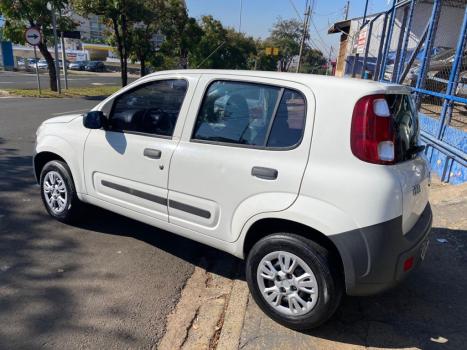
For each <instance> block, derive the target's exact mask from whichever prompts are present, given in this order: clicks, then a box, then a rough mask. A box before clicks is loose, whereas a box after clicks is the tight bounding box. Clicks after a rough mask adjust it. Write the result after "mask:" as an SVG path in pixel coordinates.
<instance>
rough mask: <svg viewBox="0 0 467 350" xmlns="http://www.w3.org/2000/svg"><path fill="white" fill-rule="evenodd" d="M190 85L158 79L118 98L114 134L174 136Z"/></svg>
mask: <svg viewBox="0 0 467 350" xmlns="http://www.w3.org/2000/svg"><path fill="white" fill-rule="evenodd" d="M187 87H188V84H187V82H186V81H185V80H180V79H172V80H158V81H154V82H150V83H148V84H144V85H142V86H138V87H136V88H134V89H132V90H130V91H127V92H125V93H123V94H122V95H119V96H118V97H116V99H115V101H114V102H113V106H112V111H111V113H110V117H109V128H110V129H111V130H113V131H132V132H139V133H144V134H152V135H159V136H172V134H173V131H174V129H175V124H176V123H177V118H178V114H179V112H180V108H181V106H182V103H183V99H184V98H185V94H186V90H187Z"/></svg>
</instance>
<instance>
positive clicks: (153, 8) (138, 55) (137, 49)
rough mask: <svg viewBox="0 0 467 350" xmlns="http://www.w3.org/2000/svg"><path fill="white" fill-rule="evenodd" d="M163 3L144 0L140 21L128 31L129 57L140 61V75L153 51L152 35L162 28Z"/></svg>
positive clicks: (144, 72) (162, 0)
mask: <svg viewBox="0 0 467 350" xmlns="http://www.w3.org/2000/svg"><path fill="white" fill-rule="evenodd" d="M164 3H165V2H164V0H152V1H145V2H144V3H143V6H144V11H143V13H142V16H141V18H140V22H138V23H135V24H134V25H133V28H132V29H131V31H130V35H131V39H130V41H131V50H130V58H132V59H134V60H138V61H140V62H141V68H140V75H141V76H144V75H145V74H146V62H147V61H148V60H151V56H152V55H153V54H154V53H155V47H154V43H153V42H152V39H153V36H154V34H157V33H160V32H161V31H162V28H163V20H164V17H163V14H164V13H165V9H164V8H165V6H164Z"/></svg>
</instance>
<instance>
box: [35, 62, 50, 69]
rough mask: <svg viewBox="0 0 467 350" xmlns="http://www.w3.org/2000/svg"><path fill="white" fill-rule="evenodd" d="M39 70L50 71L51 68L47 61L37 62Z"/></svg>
mask: <svg viewBox="0 0 467 350" xmlns="http://www.w3.org/2000/svg"><path fill="white" fill-rule="evenodd" d="M37 68H39V69H49V66H48V65H47V61H46V60H39V61H37Z"/></svg>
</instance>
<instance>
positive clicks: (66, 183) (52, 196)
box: [40, 160, 81, 222]
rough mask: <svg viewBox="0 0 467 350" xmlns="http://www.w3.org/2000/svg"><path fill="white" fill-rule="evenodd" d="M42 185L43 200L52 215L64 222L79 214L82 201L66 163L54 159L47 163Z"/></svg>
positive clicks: (42, 174)
mask: <svg viewBox="0 0 467 350" xmlns="http://www.w3.org/2000/svg"><path fill="white" fill-rule="evenodd" d="M40 187H41V197H42V202H43V203H44V206H45V208H46V209H47V212H48V213H49V214H50V216H52V217H53V218H55V219H57V220H58V221H62V222H71V221H73V220H74V219H76V218H77V217H78V216H79V212H80V207H81V203H80V201H79V199H78V197H77V195H76V190H75V186H74V184H73V178H72V176H71V172H70V169H69V168H68V166H67V164H66V163H64V162H62V161H58V160H53V161H50V162H48V163H47V164H45V165H44V167H43V168H42V171H41V176H40Z"/></svg>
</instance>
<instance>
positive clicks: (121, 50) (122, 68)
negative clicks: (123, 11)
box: [112, 17, 127, 87]
mask: <svg viewBox="0 0 467 350" xmlns="http://www.w3.org/2000/svg"><path fill="white" fill-rule="evenodd" d="M112 23H113V27H114V32H115V41H116V42H117V51H118V56H119V59H120V76H121V80H122V87H123V86H126V84H127V72H126V61H125V58H124V48H123V40H122V36H121V35H120V30H119V29H118V18H117V17H114V18H112Z"/></svg>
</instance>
